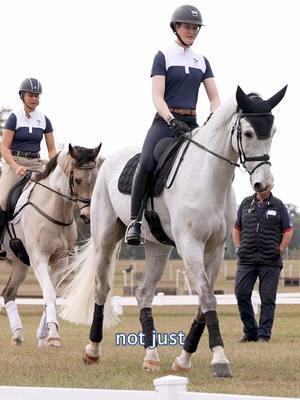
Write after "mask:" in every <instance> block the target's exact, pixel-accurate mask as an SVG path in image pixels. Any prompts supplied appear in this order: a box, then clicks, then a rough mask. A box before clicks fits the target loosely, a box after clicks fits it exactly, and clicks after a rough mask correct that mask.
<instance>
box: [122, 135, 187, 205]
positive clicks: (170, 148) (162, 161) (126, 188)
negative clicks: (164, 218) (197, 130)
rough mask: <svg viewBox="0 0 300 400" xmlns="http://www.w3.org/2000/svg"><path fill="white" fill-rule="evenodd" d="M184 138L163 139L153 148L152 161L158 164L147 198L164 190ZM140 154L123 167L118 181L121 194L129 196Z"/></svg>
mask: <svg viewBox="0 0 300 400" xmlns="http://www.w3.org/2000/svg"><path fill="white" fill-rule="evenodd" d="M183 141H184V138H182V137H179V138H164V139H161V140H160V141H159V142H158V144H157V145H156V147H155V150H154V159H155V161H156V162H157V163H158V164H157V167H156V170H155V172H154V176H153V182H152V186H151V189H150V192H149V196H151V197H156V196H158V195H159V194H160V193H161V192H162V191H163V189H164V187H165V183H166V181H167V179H168V176H169V174H170V171H171V168H172V166H173V164H174V162H175V159H176V155H177V153H178V151H179V149H180V147H181V145H182V143H183ZM140 156H141V153H138V154H136V155H134V156H133V157H132V158H131V159H130V160H129V161H128V162H127V163H126V165H125V167H124V169H123V171H122V173H121V175H120V177H119V181H118V189H119V191H120V192H121V193H123V194H131V190H132V181H133V177H134V173H135V170H136V167H137V165H138V163H139V160H140Z"/></svg>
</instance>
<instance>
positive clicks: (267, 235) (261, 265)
mask: <svg viewBox="0 0 300 400" xmlns="http://www.w3.org/2000/svg"><path fill="white" fill-rule="evenodd" d="M271 189H272V187H271V188H269V189H268V190H266V191H265V192H261V193H256V194H254V195H252V196H249V197H246V198H245V199H244V200H243V201H242V203H241V205H240V207H239V209H238V213H237V220H236V223H235V225H234V227H233V232H232V238H233V243H234V245H235V247H236V253H237V255H238V268H237V273H236V279H235V295H236V298H237V302H238V307H239V312H240V318H241V320H242V322H243V325H244V328H243V330H244V336H242V337H241V339H240V340H239V341H240V342H241V343H245V342H257V341H259V342H268V341H269V340H270V338H271V332H272V326H273V321H274V314H275V307H276V292H277V287H278V282H279V276H280V271H281V269H282V255H283V254H284V251H285V249H286V248H287V246H288V244H289V242H290V240H291V238H292V235H293V229H292V225H291V222H290V218H289V215H288V212H287V209H286V207H285V205H284V204H283V202H282V201H281V200H279V199H278V198H276V197H274V196H273V194H272V193H271ZM257 278H258V279H259V295H260V298H261V312H260V318H259V324H257V322H256V319H255V317H254V311H253V307H252V303H251V294H252V290H253V287H254V285H255V282H256V280H257Z"/></svg>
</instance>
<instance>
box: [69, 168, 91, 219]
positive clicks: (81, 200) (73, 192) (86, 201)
mask: <svg viewBox="0 0 300 400" xmlns="http://www.w3.org/2000/svg"><path fill="white" fill-rule="evenodd" d="M96 165H97V164H96V162H93V163H91V164H89V165H82V166H77V167H75V168H77V169H82V170H89V169H94V168H96ZM69 186H70V191H71V197H69V200H71V201H72V202H73V203H75V204H77V205H78V207H79V210H80V211H81V210H83V209H84V208H86V207H89V206H90V204H91V199H90V198H86V197H81V196H78V194H77V193H76V189H75V178H74V170H72V171H71V172H70V176H69ZM78 203H83V204H84V205H83V206H82V207H80V206H79V204H78Z"/></svg>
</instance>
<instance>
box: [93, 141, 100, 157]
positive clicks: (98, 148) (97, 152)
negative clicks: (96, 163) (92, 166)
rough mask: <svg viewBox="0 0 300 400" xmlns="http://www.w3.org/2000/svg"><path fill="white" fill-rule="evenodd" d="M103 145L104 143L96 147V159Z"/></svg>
mask: <svg viewBox="0 0 300 400" xmlns="http://www.w3.org/2000/svg"><path fill="white" fill-rule="evenodd" d="M101 146H102V143H100V144H99V146H98V147H96V148H95V149H94V156H95V158H94V159H96V158H97V157H98V154H99V151H100V149H101Z"/></svg>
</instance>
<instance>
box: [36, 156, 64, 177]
mask: <svg viewBox="0 0 300 400" xmlns="http://www.w3.org/2000/svg"><path fill="white" fill-rule="evenodd" d="M59 154H60V152H59V153H57V154H56V155H55V156H54V157H52V158H51V159H50V160H49V161H48V163H47V164H46V168H45V170H44V171H43V172H40V173H38V174H37V176H36V181H41V180H43V179H46V178H48V176H49V175H50V174H51V172H53V171H54V170H55V168H56V166H57V159H58V156H59Z"/></svg>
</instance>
